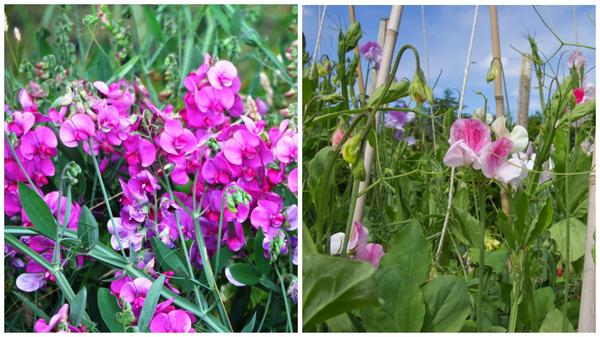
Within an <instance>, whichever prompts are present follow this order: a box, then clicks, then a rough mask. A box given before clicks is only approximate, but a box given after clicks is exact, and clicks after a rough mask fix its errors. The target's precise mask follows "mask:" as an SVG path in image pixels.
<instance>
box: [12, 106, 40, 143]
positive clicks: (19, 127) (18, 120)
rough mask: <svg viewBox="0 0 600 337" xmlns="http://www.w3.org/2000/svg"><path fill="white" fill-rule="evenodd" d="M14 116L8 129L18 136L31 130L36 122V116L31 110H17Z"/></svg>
mask: <svg viewBox="0 0 600 337" xmlns="http://www.w3.org/2000/svg"><path fill="white" fill-rule="evenodd" d="M12 118H13V120H12V122H9V123H8V124H7V131H9V132H12V133H14V134H15V135H16V136H17V137H20V136H21V135H23V134H26V133H27V132H29V130H31V128H32V127H33V124H34V123H35V116H34V115H33V114H32V113H31V112H21V111H15V112H13V113H12Z"/></svg>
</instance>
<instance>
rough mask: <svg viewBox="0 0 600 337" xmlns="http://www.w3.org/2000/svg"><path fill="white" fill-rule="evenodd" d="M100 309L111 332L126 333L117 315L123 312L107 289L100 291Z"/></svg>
mask: <svg viewBox="0 0 600 337" xmlns="http://www.w3.org/2000/svg"><path fill="white" fill-rule="evenodd" d="M98 309H100V316H102V320H103V321H104V323H105V324H106V326H107V327H108V329H109V330H110V332H125V331H124V330H123V326H122V325H121V323H119V322H117V313H118V312H121V311H122V310H121V308H120V307H119V305H118V304H117V299H116V298H115V297H114V296H113V294H111V293H110V290H108V289H107V288H99V289H98Z"/></svg>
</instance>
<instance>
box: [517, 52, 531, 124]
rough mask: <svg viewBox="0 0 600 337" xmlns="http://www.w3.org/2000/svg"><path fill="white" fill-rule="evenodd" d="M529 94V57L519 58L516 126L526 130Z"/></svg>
mask: <svg viewBox="0 0 600 337" xmlns="http://www.w3.org/2000/svg"><path fill="white" fill-rule="evenodd" d="M530 93H531V57H530V56H529V55H527V54H525V55H523V56H521V78H520V80H519V111H518V124H519V125H521V126H522V127H524V128H525V129H527V124H528V122H529V96H530Z"/></svg>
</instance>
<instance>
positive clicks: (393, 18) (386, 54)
mask: <svg viewBox="0 0 600 337" xmlns="http://www.w3.org/2000/svg"><path fill="white" fill-rule="evenodd" d="M402 8H403V7H402V6H401V5H394V6H392V11H391V13H390V19H389V21H388V22H387V27H386V30H385V42H384V44H383V52H382V56H381V64H380V65H379V71H378V72H377V81H376V83H375V88H378V87H380V86H382V85H384V84H385V83H386V82H387V80H388V78H389V75H390V70H391V66H392V60H393V57H394V49H395V47H396V39H397V37H398V29H399V28H400V18H401V17H402ZM380 119H381V112H380V111H377V113H376V114H375V128H376V129H379V124H380ZM374 157H375V153H374V151H373V148H372V147H371V145H369V142H367V144H365V154H364V157H363V163H364V165H365V171H366V178H365V180H364V181H361V182H360V184H359V186H358V193H359V194H360V193H361V192H362V191H364V190H365V189H366V188H367V187H368V186H369V178H370V175H371V166H372V165H373V159H374ZM366 200H367V198H366V193H365V194H363V195H361V196H360V197H359V198H358V199H357V200H356V206H355V207H354V210H350V211H351V212H354V215H353V218H352V220H353V222H355V221H359V222H360V221H362V218H363V211H364V208H365V202H366Z"/></svg>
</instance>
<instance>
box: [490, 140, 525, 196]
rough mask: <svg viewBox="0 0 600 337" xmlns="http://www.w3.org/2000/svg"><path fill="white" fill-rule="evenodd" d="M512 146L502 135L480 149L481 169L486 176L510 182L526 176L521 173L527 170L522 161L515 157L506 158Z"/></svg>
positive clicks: (514, 182)
mask: <svg viewBox="0 0 600 337" xmlns="http://www.w3.org/2000/svg"><path fill="white" fill-rule="evenodd" d="M512 147H513V143H512V141H511V140H510V139H508V138H506V137H502V138H500V139H498V140H496V141H495V142H492V143H490V144H489V145H488V146H487V147H486V148H485V149H483V150H482V154H481V158H482V159H481V170H482V171H483V174H484V175H485V176H486V177H488V178H494V179H496V180H498V181H500V182H502V183H511V184H516V183H518V182H520V181H521V180H523V179H524V178H525V177H527V174H523V172H527V168H526V166H525V164H524V163H523V162H522V161H520V160H518V159H515V158H511V159H508V155H509V154H510V151H511V149H512ZM507 159H508V160H507Z"/></svg>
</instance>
